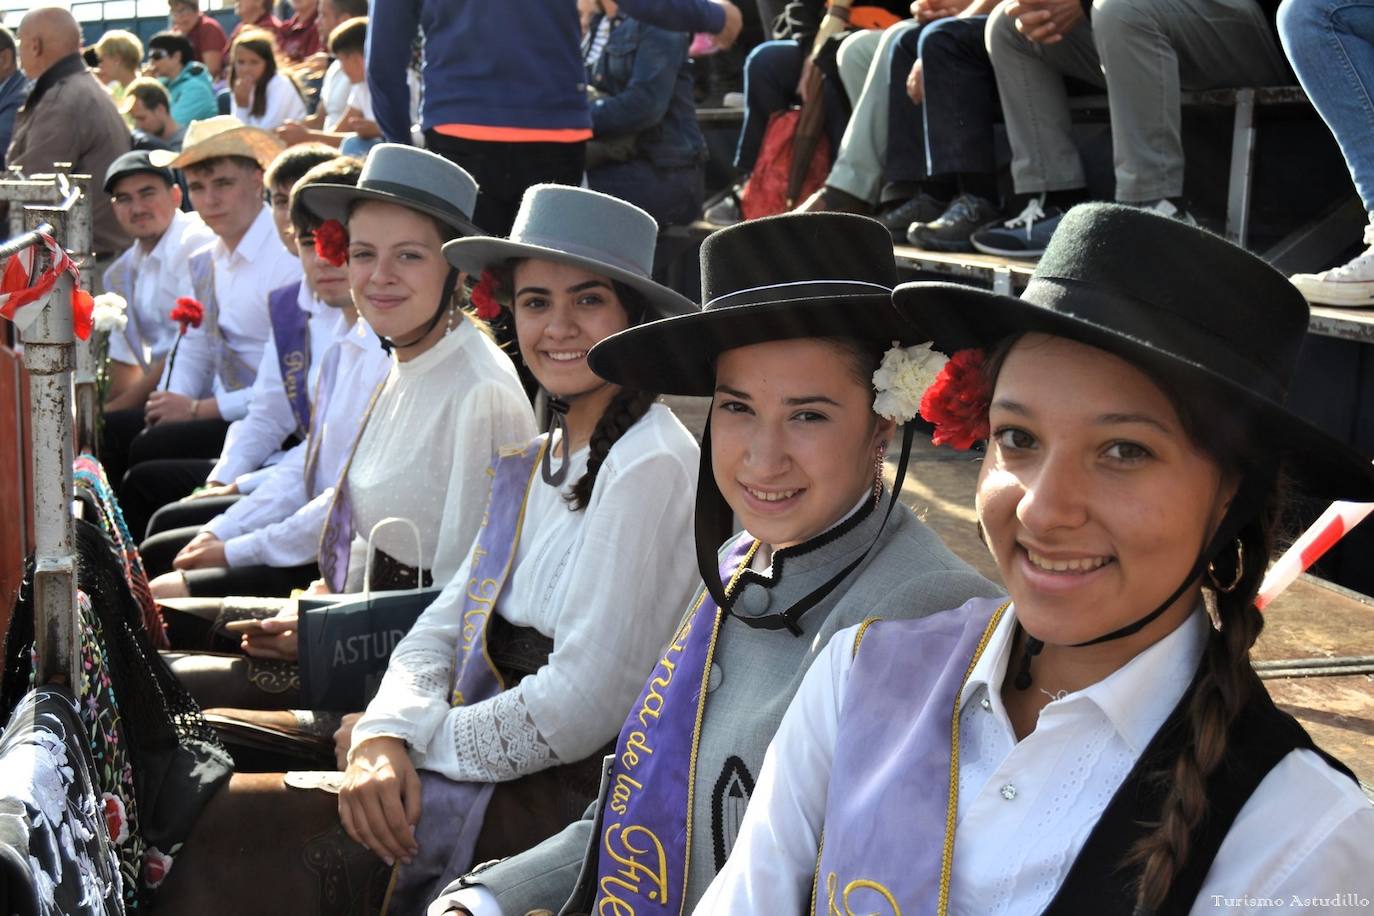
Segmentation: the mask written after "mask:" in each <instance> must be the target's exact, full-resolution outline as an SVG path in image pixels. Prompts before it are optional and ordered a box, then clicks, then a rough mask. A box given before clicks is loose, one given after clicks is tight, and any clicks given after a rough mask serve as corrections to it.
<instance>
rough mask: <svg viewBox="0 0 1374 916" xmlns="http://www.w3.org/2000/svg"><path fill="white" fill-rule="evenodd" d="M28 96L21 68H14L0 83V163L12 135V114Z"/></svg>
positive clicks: (27, 83) (2, 161)
mask: <svg viewBox="0 0 1374 916" xmlns="http://www.w3.org/2000/svg"><path fill="white" fill-rule="evenodd" d="M28 97H29V81H28V79H27V78H25V76H24V73H23V71H22V70H15V71H14V72H13V73H11V74H10V78H9V79H7V80H5V81H4V82H3V83H0V165H4V164H5V152H6V151H7V150H8V149H9V148H10V137H12V136H13V135H14V116H15V114H16V113H17V112H18V111H19V106H21V105H23V104H24V100H25V99H27V98H28Z"/></svg>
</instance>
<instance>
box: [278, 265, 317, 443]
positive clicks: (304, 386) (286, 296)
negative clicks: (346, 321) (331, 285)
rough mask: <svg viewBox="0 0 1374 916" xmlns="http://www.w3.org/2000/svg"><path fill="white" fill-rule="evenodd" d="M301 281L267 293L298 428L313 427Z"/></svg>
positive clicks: (284, 380) (307, 330) (300, 430)
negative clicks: (311, 424)
mask: <svg viewBox="0 0 1374 916" xmlns="http://www.w3.org/2000/svg"><path fill="white" fill-rule="evenodd" d="M300 295H301V284H300V283H299V282H296V283H290V284H288V285H286V286H283V287H281V288H280V289H274V290H272V292H270V293H268V294H267V313H268V315H269V316H270V317H271V319H272V339H273V341H275V343H276V346H277V366H278V367H279V368H280V369H281V383H282V390H283V391H285V392H286V401H287V403H288V404H290V405H291V413H292V414H294V415H295V417H296V432H297V433H299V434H300V435H301V436H302V437H304V436H305V435H306V433H308V432H309V430H310V383H309V381H308V380H307V376H308V375H309V373H310V316H309V315H307V314H306V313H305V310H304V309H302V308H301V306H300Z"/></svg>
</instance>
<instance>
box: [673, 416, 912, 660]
mask: <svg viewBox="0 0 1374 916" xmlns="http://www.w3.org/2000/svg"><path fill="white" fill-rule="evenodd" d="M915 437H916V427H915V425H914V424H911V423H908V424H906V427H905V428H904V429H903V430H902V456H901V458H900V459H899V460H898V462H897V478H896V481H895V482H894V484H893V486H892V493H891V495H890V498H889V500H888V503H887V512H885V513H884V514H883V520H882V522H881V523H880V524H879V525H878V531H877V533H876V534H874V536H873V540H872V541H871V542H870V543H869V545H868V546H867V547H866V548H864V552H863V553H862V554H860V555H859V557H858V559H856V560H854V562H852V563H849V564H847V565H846V566H845V567H844V568H843V569H841V570H840V571H839V572H837V573H836V574H835V575H833V576H831V577H830V578H829V579H828V580H827V581H825V582H823V583H821V585H820V586H819V587H817V588H816V589H814V590H812V591H811V593H810V594H808V595H806V597H804V598H802V599H801V600H800V601H798V602H797V603H796V604H793V605H792V606H791V607H789V608H788V609H787V610H785V611H781V612H779V613H777V614H767V615H765V616H763V617H741V616H739V615H738V614H735V615H734V616H735V617H736V618H737V619H739V620H740V621H742V622H743V623H745V624H747V625H748V626H751V627H754V628H755V629H760V630H784V629H785V630H787V631H788V632H789V633H791V634H792V635H793V636H801V635H802V628H801V624H800V623H799V622H798V621H800V620H801V617H802V615H803V614H805V613H806V612H807V611H809V610H811V609H812V608H813V607H815V606H816V605H817V604H820V603H821V601H823V600H825V598H826V596H827V595H829V594H830V593H831V592H833V591H834V590H835V589H836V588H837V587H838V586H839V584H840V583H841V582H843V581H844V580H845V579H846V578H847V577H848V576H849V574H850V573H852V572H853V571H854V570H856V569H858V568H859V565H860V564H862V563H863V561H864V560H866V559H867V558H868V555H869V553H871V552H872V551H873V548H874V546H875V545H876V544H877V543H878V539H879V538H881V537H882V534H883V529H884V528H886V527H887V522H888V519H890V518H891V517H892V510H893V509H895V508H896V506H897V503H898V501H899V497H900V495H901V492H902V483H903V481H905V480H906V469H907V464H908V463H909V462H910V459H911V444H912V442H913V441H914V440H915ZM732 519H733V513H732V511H731V509H730V506H729V504H728V503H726V502H725V497H723V496H722V495H721V493H720V489H719V488H718V487H717V486H716V478H715V473H714V471H713V470H712V468H711V419H710V417H709V416H708V417H707V419H706V426H705V428H704V429H703V430H702V434H701V467H700V470H699V471H698V475H697V507H696V548H697V570H698V571H699V572H700V573H701V581H702V582H704V583H705V584H706V591H707V592H708V593H709V594H710V596H711V598H712V600H714V601H715V602H716V606H717V607H719V608H721V609H723V610H727V611H729V609H730V601H729V598H728V597H727V596H726V594H725V586H724V585H723V584H722V583H721V579H720V565H719V562H718V560H717V557H716V548H715V545H718V544H720V543H721V542H723V541H724V540H725V539H726V538H728V537H729V536H730V533H731V532H732V531H733V530H734V523H733V521H732ZM731 613H733V612H731Z"/></svg>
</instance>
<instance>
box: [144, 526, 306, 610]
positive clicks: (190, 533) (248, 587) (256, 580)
mask: <svg viewBox="0 0 1374 916" xmlns="http://www.w3.org/2000/svg"><path fill="white" fill-rule="evenodd" d="M199 533H200V526H199V525H191V526H188V527H186V528H172V529H170V530H168V531H162V532H159V533H157V534H155V535H153V536H152V537H150V538H148V539H147V540H146V541H144V542H143V544H142V546H141V547H140V548H139V550H140V552H141V553H142V554H143V565H144V567H146V568H147V570H148V575H149V576H150V577H151V576H154V575H161V574H162V573H165V572H170V571H171V569H172V560H173V559H174V558H175V557H176V555H177V551H179V550H181V548H183V547H185V546H186V545H187V544H188V543H190V541H191V538H193V537H195V536H196V535H197V534H199ZM185 577H186V588H187V590H188V591H189V592H190V593H191V597H192V598H226V597H228V596H229V595H253V596H255V597H259V598H288V597H290V595H291V590H292V589H295V588H305V587H306V586H308V585H309V584H310V583H311V582H314V581H315V580H316V579H318V578H319V577H320V568H319V567H318V566H317V565H315V564H314V563H308V564H306V565H304V566H218V567H214V568H211V569H188V570H186V573H185Z"/></svg>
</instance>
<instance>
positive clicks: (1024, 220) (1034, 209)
mask: <svg viewBox="0 0 1374 916" xmlns="http://www.w3.org/2000/svg"><path fill="white" fill-rule="evenodd" d="M1043 203H1044V200H1043V199H1042V198H1039V197H1032V198H1031V199H1030V201H1029V202H1028V203H1027V204H1026V209H1024V210H1022V211H1021V212H1020V213H1018V214H1017V215H1016V216H1013V217H1012V218H1011V219H1009V220H1007V221H1006V223H1005V224H1004V225H1005V226H1006V227H1007V228H1008V229H1021V228H1025V230H1026V238H1030V234H1031V230H1032V229H1034V228H1035V221H1036V220H1041V219H1044V218H1045V210H1044V207H1043V206H1041V205H1042V204H1043Z"/></svg>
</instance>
